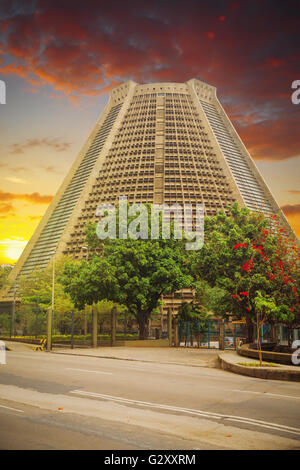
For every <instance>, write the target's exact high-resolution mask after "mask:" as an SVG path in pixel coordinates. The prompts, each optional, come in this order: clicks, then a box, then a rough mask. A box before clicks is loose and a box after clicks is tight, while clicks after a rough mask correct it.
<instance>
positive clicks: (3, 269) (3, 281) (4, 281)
mask: <svg viewBox="0 0 300 470" xmlns="http://www.w3.org/2000/svg"><path fill="white" fill-rule="evenodd" d="M11 270H12V266H5V265H4V266H0V290H2V289H5V288H6V287H8V285H9V281H8V276H9V274H10V272H11Z"/></svg>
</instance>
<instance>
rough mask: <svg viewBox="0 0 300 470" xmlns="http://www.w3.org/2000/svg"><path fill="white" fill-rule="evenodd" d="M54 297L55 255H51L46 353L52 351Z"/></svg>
mask: <svg viewBox="0 0 300 470" xmlns="http://www.w3.org/2000/svg"><path fill="white" fill-rule="evenodd" d="M54 295H55V253H54V255H53V265H52V296H51V308H50V307H49V308H48V313H47V351H51V349H52V328H53V318H54Z"/></svg>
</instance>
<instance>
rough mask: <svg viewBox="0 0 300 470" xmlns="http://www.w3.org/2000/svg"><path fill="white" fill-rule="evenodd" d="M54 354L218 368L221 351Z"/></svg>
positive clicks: (95, 350)
mask: <svg viewBox="0 0 300 470" xmlns="http://www.w3.org/2000/svg"><path fill="white" fill-rule="evenodd" d="M52 354H67V355H74V356H87V357H99V358H106V359H119V360H126V361H141V362H154V363H160V364H177V365H189V366H194V367H218V354H219V351H218V350H215V349H187V348H166V347H164V348H157V347H156V348H149V347H148V348H142V347H139V348H133V347H99V348H76V349H70V348H57V349H55V347H54V349H53V350H52Z"/></svg>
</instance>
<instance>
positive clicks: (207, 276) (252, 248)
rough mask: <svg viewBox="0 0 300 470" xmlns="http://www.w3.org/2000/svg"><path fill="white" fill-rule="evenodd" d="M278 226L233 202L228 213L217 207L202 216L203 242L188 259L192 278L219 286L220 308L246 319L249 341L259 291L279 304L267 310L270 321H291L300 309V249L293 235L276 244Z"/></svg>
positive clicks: (251, 336)
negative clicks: (270, 311) (208, 215)
mask: <svg viewBox="0 0 300 470" xmlns="http://www.w3.org/2000/svg"><path fill="white" fill-rule="evenodd" d="M275 220H277V219H275ZM280 230H282V229H281V228H280V227H277V228H276V230H274V229H272V230H270V220H269V219H267V218H266V217H264V216H263V214H260V213H254V212H251V211H250V210H248V209H246V208H240V207H239V206H238V204H234V205H233V206H232V207H231V208H229V216H226V215H225V214H224V213H222V212H219V213H218V214H217V215H216V216H215V217H212V218H206V219H205V243H204V247H203V248H202V250H200V251H199V252H195V253H193V254H192V259H191V261H190V265H191V270H192V273H193V275H194V277H195V279H196V280H197V279H204V280H206V281H207V282H209V283H210V285H211V286H213V287H217V288H219V289H220V291H219V293H218V295H217V298H219V301H220V302H219V313H220V314H222V315H223V316H226V315H232V316H234V317H235V319H242V318H245V319H246V324H247V337H248V341H250V342H251V341H253V326H254V324H255V323H256V312H257V303H256V302H255V298H256V297H257V293H258V292H261V294H262V295H263V296H264V297H266V298H268V297H272V298H274V302H275V303H276V306H277V307H278V308H277V310H276V311H274V312H273V314H272V315H269V320H270V321H276V322H279V321H282V322H284V321H285V322H291V321H292V320H293V319H295V318H296V316H297V311H298V309H299V303H298V302H299V300H298V290H297V282H298V281H297V279H299V278H298V277H297V276H298V274H297V273H299V250H298V249H297V246H296V244H295V242H294V243H293V242H292V241H291V240H289V242H286V244H285V249H282V250H281V249H280V246H279V245H280V244H279V241H280V240H281V238H280V237H279V235H278V234H280V236H283V235H282V232H280ZM286 238H287V237H286ZM287 240H288V239H287ZM288 246H290V247H291V249H290V250H288V249H287V247H288ZM275 271H276V274H275ZM292 305H293V307H292ZM293 309H294V312H293V311H292V310H293Z"/></svg>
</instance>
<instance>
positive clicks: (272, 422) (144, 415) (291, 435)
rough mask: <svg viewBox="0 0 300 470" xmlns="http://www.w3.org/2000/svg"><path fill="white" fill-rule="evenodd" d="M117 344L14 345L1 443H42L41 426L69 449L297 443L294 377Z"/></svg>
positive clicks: (3, 379) (4, 378)
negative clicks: (84, 348)
mask: <svg viewBox="0 0 300 470" xmlns="http://www.w3.org/2000/svg"><path fill="white" fill-rule="evenodd" d="M100 349H101V348H100ZM116 349H118V348H116ZM123 352H124V356H123V359H112V358H110V357H107V356H106V357H105V358H101V357H90V356H87V355H81V356H78V355H74V354H75V353H76V350H75V351H74V353H73V354H70V355H69V354H55V353H54V354H49V353H47V352H33V351H32V349H31V347H28V346H26V345H23V344H22V345H21V344H18V345H17V346H14V345H13V350H12V351H8V352H7V364H6V365H5V366H0V419H1V422H3V423H6V424H7V426H8V427H9V430H10V431H9V433H8V435H7V436H6V437H7V439H6V437H5V436H4V435H3V434H4V433H5V429H4V428H3V429H2V431H1V432H0V447H1V439H2V437H1V436H3V442H5V443H6V444H5V446H4V448H6V446H8V445H10V447H9V448H35V446H36V448H41V447H42V448H44V447H43V446H46V445H47V442H45V439H46V436H47V428H49V433H50V434H49V435H50V436H51V442H50V441H49V447H51V448H68V446H70V445H71V444H70V443H71V441H72V437H73V438H74V446H73V447H72V448H90V447H88V446H89V441H88V439H89V438H88V436H90V437H91V442H93V444H90V445H91V446H93V445H94V446H95V448H105V447H106V446H112V447H111V448H117V447H118V443H119V444H120V448H127V446H129V448H135V449H141V448H145V449H146V448H147V449H153V448H169V449H172V448H173V449H175V448H185V449H187V448H189V449H299V448H300V427H299V422H300V410H299V406H298V405H299V400H300V390H299V386H298V384H296V383H291V382H279V381H277V382H276V381H262V380H258V379H255V378H252V377H245V376H240V375H237V374H228V373H227V372H225V371H223V370H221V369H217V368H211V367H205V366H204V365H203V363H202V365H201V366H200V367H199V366H195V365H196V364H197V363H198V364H199V362H198V361H199V359H200V356H199V357H198V358H197V360H196V362H195V363H194V364H192V365H189V364H184V366H183V364H182V363H181V364H180V365H177V364H174V363H171V362H168V363H159V362H151V361H150V360H149V354H150V351H148V352H147V351H144V352H140V359H141V361H132V360H128V356H127V360H124V358H125V359H126V355H125V351H123ZM170 352H171V351H170ZM199 353H201V351H199ZM210 353H211V351H209V354H210ZM185 354H186V353H184V355H183V356H182V358H184V359H185V360H187V358H189V357H191V358H192V357H193V358H196V357H197V356H196V355H192V354H189V355H186V356H185ZM147 359H148V360H147ZM165 359H166V357H165ZM209 359H211V356H209ZM38 430H40V432H38ZM56 431H57V432H56ZM1 433H2V434H1ZM39 436H40V437H41V439H40V440H39ZM56 436H57V438H56ZM64 436H65V437H64ZM157 436H159V439H158V438H157ZM81 437H82V442H81ZM93 437H95V440H94V441H93ZM96 437H97V439H96ZM108 437H109V439H108V441H109V440H110V443H109V442H106V441H105V439H107V438H108ZM5 439H6V440H5ZM180 440H181V441H180ZM159 442H160V447H157V446H158V445H159ZM172 442H173V443H174V444H172ZM3 445H4V444H3ZM81 445H82V447H81ZM183 445H185V447H183ZM14 446H15V447H14ZM19 446H23V447H19ZM122 446H123V447H122ZM124 446H125V447H124ZM175 446H176V447H175ZM2 448H3V446H2ZM7 448H8V447H7Z"/></svg>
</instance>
